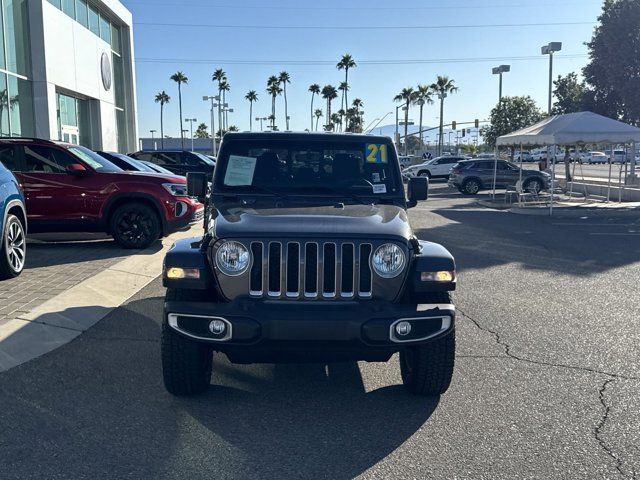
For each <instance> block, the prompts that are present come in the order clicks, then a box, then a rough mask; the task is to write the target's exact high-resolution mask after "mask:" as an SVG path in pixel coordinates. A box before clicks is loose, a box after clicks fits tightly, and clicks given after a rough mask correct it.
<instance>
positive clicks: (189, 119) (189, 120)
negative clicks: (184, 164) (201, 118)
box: [184, 118, 198, 152]
mask: <svg viewBox="0 0 640 480" xmlns="http://www.w3.org/2000/svg"><path fill="white" fill-rule="evenodd" d="M184 121H185V122H189V123H190V124H191V151H192V152H193V122H197V121H198V119H196V118H185V119H184Z"/></svg>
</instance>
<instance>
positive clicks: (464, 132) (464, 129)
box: [462, 128, 467, 138]
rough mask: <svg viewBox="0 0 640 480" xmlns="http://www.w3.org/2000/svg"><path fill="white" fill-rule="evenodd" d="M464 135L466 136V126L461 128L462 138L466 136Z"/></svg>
mask: <svg viewBox="0 0 640 480" xmlns="http://www.w3.org/2000/svg"><path fill="white" fill-rule="evenodd" d="M466 136H467V129H466V128H463V129H462V138H464V137H466Z"/></svg>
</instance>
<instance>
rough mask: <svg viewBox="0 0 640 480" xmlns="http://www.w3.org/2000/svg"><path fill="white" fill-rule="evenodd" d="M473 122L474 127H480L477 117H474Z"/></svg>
mask: <svg viewBox="0 0 640 480" xmlns="http://www.w3.org/2000/svg"><path fill="white" fill-rule="evenodd" d="M474 123H475V127H476V128H480V120H478V119H477V118H476V120H475V122H474Z"/></svg>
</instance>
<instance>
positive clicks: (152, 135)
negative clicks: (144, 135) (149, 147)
mask: <svg viewBox="0 0 640 480" xmlns="http://www.w3.org/2000/svg"><path fill="white" fill-rule="evenodd" d="M149 131H150V132H151V141H152V142H153V141H154V140H155V139H156V137H155V133H156V132H157V130H149Z"/></svg>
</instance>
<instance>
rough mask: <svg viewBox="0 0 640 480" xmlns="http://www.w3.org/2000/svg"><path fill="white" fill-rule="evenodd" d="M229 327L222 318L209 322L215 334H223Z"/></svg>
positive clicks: (210, 328) (210, 329)
mask: <svg viewBox="0 0 640 480" xmlns="http://www.w3.org/2000/svg"><path fill="white" fill-rule="evenodd" d="M226 329H227V326H226V325H225V323H224V322H223V321H222V320H213V321H212V322H211V323H210V324H209V331H210V332H211V333H213V334H214V335H222V334H223V333H224V331H225V330H226Z"/></svg>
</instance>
